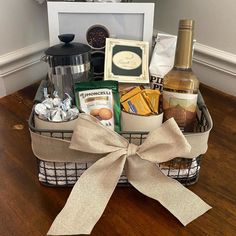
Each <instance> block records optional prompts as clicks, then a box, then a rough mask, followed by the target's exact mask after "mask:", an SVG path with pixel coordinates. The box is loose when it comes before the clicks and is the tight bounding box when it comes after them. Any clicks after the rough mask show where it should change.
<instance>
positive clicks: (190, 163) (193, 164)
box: [29, 94, 212, 187]
mask: <svg viewBox="0 0 236 236" xmlns="http://www.w3.org/2000/svg"><path fill="white" fill-rule="evenodd" d="M35 100H36V101H37V99H35ZM211 127H212V123H211V118H210V115H209V112H208V110H207V108H206V106H205V104H204V101H203V99H202V97H201V94H199V99H198V112H197V119H196V126H195V131H194V132H195V133H203V132H207V131H209V130H210V129H211ZM29 128H30V130H31V132H34V133H38V134H40V135H45V136H49V137H54V138H55V137H56V138H59V139H67V140H68V139H70V138H69V137H71V136H72V133H73V131H72V130H49V129H37V128H36V127H35V123H34V112H33V111H32V113H31V115H30V118H29ZM120 135H122V136H124V137H125V138H126V139H127V140H129V142H132V143H135V144H138V145H139V144H142V142H143V141H144V140H145V139H146V137H147V135H148V133H146V132H121V133H120ZM45 148H50V147H45ZM201 160H202V155H200V156H197V157H196V158H193V159H186V158H181V157H177V158H175V159H173V160H171V161H168V162H166V163H161V164H157V165H158V166H159V168H160V169H161V171H162V172H163V173H164V174H165V175H167V176H169V177H171V178H173V179H176V180H178V181H179V182H180V183H181V184H183V185H185V186H188V185H192V184H194V183H196V182H197V180H198V177H199V171H200V164H201ZM37 164H38V174H39V181H40V182H41V183H42V184H44V185H47V186H53V187H55V186H57V187H59V186H60V187H65V186H73V185H74V184H75V182H76V181H77V180H78V178H79V177H80V176H81V175H82V173H83V172H84V171H85V170H86V169H87V168H88V167H89V166H90V165H92V164H93V163H86V164H84V163H79V162H78V163H77V162H73V163H72V162H69V163H67V162H65V163H61V162H60V163H59V162H48V161H44V160H40V159H39V158H37ZM119 185H123V186H127V185H129V183H128V180H127V178H126V176H125V173H124V172H123V173H122V175H121V177H120V180H119Z"/></svg>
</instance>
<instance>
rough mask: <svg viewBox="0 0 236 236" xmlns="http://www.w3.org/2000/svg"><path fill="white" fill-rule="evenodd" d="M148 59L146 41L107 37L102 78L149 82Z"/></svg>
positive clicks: (124, 81) (147, 44)
mask: <svg viewBox="0 0 236 236" xmlns="http://www.w3.org/2000/svg"><path fill="white" fill-rule="evenodd" d="M148 59H149V43H148V42H144V41H134V40H124V39H112V38H107V39H106V52H105V68H104V79H105V80H117V81H119V82H122V83H149V71H148Z"/></svg>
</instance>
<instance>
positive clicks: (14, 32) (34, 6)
mask: <svg viewBox="0 0 236 236" xmlns="http://www.w3.org/2000/svg"><path fill="white" fill-rule="evenodd" d="M0 35H1V37H0V97H1V96H4V95H6V94H9V93H12V92H14V91H16V90H18V89H20V88H23V87H25V86H27V85H29V84H31V83H33V82H34V81H36V80H39V79H41V78H43V77H44V76H45V75H46V65H43V63H41V62H40V61H39V58H40V56H41V54H42V51H43V50H44V49H45V48H46V47H47V46H48V26H47V9H46V3H44V4H42V5H40V4H39V3H37V2H36V1H35V0H6V1H5V0H0Z"/></svg>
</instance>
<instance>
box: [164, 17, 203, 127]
mask: <svg viewBox="0 0 236 236" xmlns="http://www.w3.org/2000/svg"><path fill="white" fill-rule="evenodd" d="M193 30H194V21H193V20H180V21H179V30H178V37H177V44H176V52H175V62H174V67H173V68H172V69H171V70H170V71H169V72H168V73H167V74H166V75H165V76H164V79H163V112H164V120H167V119H169V118H171V117H174V119H175V121H176V122H177V124H178V126H179V127H180V129H181V130H182V131H184V132H192V131H193V129H194V123H195V120H196V107H197V95H198V88H199V81H198V79H197V77H196V75H195V74H194V72H193V71H192V68H191V67H192V55H193V53H192V52H193Z"/></svg>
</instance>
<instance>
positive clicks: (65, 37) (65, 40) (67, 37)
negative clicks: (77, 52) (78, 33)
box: [58, 34, 75, 44]
mask: <svg viewBox="0 0 236 236" xmlns="http://www.w3.org/2000/svg"><path fill="white" fill-rule="evenodd" d="M58 38H59V39H60V41H61V42H63V43H65V44H67V43H70V42H72V41H73V40H74V38H75V35H74V34H60V35H58Z"/></svg>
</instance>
